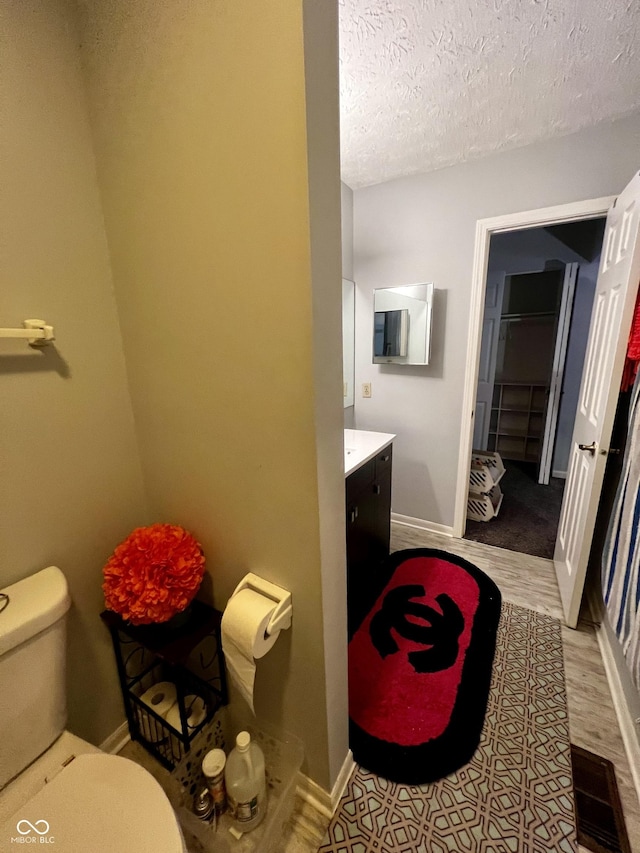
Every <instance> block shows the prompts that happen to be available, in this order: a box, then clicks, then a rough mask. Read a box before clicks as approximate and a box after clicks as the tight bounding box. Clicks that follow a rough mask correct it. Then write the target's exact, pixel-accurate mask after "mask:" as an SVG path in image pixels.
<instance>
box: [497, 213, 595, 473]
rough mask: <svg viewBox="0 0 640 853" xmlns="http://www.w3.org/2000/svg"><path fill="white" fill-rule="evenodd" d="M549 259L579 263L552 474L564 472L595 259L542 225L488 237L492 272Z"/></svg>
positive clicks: (534, 266)
mask: <svg viewBox="0 0 640 853" xmlns="http://www.w3.org/2000/svg"><path fill="white" fill-rule="evenodd" d="M551 260H558V261H562V263H565V264H570V263H578V264H580V268H579V270H578V278H577V281H576V292H575V298H574V303H573V313H572V315H571V332H570V336H569V342H568V345H567V357H566V362H565V372H564V380H563V384H562V392H563V393H562V400H561V404H560V411H559V413H558V424H557V428H556V445H555V449H554V453H553V465H552V472H553V476H563V475H565V474H566V472H567V464H568V460H569V450H570V447H571V437H572V435H573V424H574V420H575V413H576V409H577V406H578V395H579V392H580V381H581V379H582V366H583V362H584V354H585V351H586V348H587V337H588V335H589V324H590V321H591V308H592V305H593V294H594V293H595V287H596V278H597V276H598V265H599V258H597V259H596V260H594V261H592V262H591V263H588V262H587V261H585V260H584V258H582V257H581V256H580V255H578V254H577V253H576V252H574V251H572V250H571V249H570V248H569V247H568V246H565V245H564V243H561V242H560V240H558V239H557V238H556V237H554V236H553V234H549V233H548V232H547V231H545V229H544V228H530V229H526V230H525V231H513V232H511V233H508V234H496V235H495V236H493V237H492V238H491V251H490V254H489V269H490V270H492V271H498V270H503V271H504V272H506V274H507V275H512V274H514V273H526V272H533V271H536V270H542V269H544V265H545V263H546V262H547V261H551Z"/></svg>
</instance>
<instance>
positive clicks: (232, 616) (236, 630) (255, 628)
mask: <svg viewBox="0 0 640 853" xmlns="http://www.w3.org/2000/svg"><path fill="white" fill-rule="evenodd" d="M276 607H277V602H275V601H274V600H273V599H272V598H268V597H267V596H265V595H262V594H261V593H259V592H256V591H255V590H253V589H241V590H240V592H238V593H237V594H236V595H234V596H232V597H231V598H230V599H229V603H228V604H227V606H226V608H225V611H224V613H223V614H222V624H221V631H222V650H223V651H224V656H225V660H226V663H227V670H228V672H229V675H230V677H231V680H232V681H233V683H234V684H235V685H236V687H237V688H238V689H239V690H240V693H241V694H242V696H243V697H244V698H245V700H246V701H247V704H248V705H249V707H250V708H251V710H252V711H253V713H255V711H254V709H253V687H254V682H255V676H256V659H259V658H261V657H264V655H266V654H267V652H268V651H269V650H270V649H272V648H273V646H274V644H275V642H276V640H277V639H278V636H279V634H280V632H279V631H275V632H274V633H273V634H267V633H266V628H267V625H268V624H269V620H270V619H271V616H272V614H273V612H274V610H275V609H276Z"/></svg>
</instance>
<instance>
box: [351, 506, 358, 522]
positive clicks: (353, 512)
mask: <svg viewBox="0 0 640 853" xmlns="http://www.w3.org/2000/svg"><path fill="white" fill-rule="evenodd" d="M357 517H358V507H357V506H356V507H354V508H353V509H352V510H351V524H353V522H354V521H355V520H356V518H357Z"/></svg>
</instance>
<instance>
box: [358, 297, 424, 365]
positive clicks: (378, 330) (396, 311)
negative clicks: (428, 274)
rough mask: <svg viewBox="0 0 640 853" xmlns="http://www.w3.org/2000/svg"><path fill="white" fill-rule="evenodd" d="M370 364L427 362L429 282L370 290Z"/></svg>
mask: <svg viewBox="0 0 640 853" xmlns="http://www.w3.org/2000/svg"><path fill="white" fill-rule="evenodd" d="M373 311H374V322H373V363H374V364H429V355H430V351H431V315H432V313H433V283H432V282H428V283H425V284H407V285H404V286H402V287H382V288H378V289H377V290H374V292H373Z"/></svg>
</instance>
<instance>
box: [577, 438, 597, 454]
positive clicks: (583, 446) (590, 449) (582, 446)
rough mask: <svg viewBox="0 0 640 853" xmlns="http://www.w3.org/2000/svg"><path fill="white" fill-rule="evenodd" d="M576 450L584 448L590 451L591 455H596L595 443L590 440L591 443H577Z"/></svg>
mask: <svg viewBox="0 0 640 853" xmlns="http://www.w3.org/2000/svg"><path fill="white" fill-rule="evenodd" d="M578 450H586V451H587V453H590V454H591V455H592V456H595V455H596V443H595V441H592V442H591V444H579V445H578Z"/></svg>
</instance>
